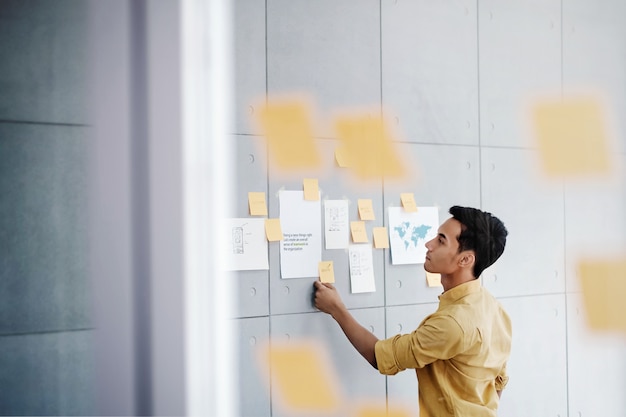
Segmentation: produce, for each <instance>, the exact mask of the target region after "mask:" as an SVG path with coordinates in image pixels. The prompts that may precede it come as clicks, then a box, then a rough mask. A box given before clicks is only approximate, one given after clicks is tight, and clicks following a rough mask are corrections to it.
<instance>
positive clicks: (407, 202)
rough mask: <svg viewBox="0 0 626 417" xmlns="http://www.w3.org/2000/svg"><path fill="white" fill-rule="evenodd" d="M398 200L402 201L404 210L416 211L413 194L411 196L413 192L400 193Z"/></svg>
mask: <svg viewBox="0 0 626 417" xmlns="http://www.w3.org/2000/svg"><path fill="white" fill-rule="evenodd" d="M400 201H402V207H404V211H409V212H415V211H417V204H415V196H413V193H400Z"/></svg>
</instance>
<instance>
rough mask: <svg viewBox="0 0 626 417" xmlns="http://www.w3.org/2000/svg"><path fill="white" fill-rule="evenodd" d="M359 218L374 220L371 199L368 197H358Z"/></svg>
mask: <svg viewBox="0 0 626 417" xmlns="http://www.w3.org/2000/svg"><path fill="white" fill-rule="evenodd" d="M357 204H358V206H359V218H360V219H361V220H376V218H375V217H374V207H372V200H371V199H369V198H365V199H359V200H358V203H357Z"/></svg>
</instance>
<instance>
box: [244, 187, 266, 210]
mask: <svg viewBox="0 0 626 417" xmlns="http://www.w3.org/2000/svg"><path fill="white" fill-rule="evenodd" d="M248 207H249V208H250V215H252V216H267V203H266V202H265V192H253V191H251V192H249V193H248Z"/></svg>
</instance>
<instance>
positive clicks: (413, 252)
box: [388, 207, 439, 265]
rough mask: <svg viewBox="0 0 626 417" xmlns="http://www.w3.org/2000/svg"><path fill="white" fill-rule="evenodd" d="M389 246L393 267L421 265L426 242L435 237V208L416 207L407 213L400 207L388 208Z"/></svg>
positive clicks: (436, 214) (437, 225) (437, 222)
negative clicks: (415, 210) (413, 210)
mask: <svg viewBox="0 0 626 417" xmlns="http://www.w3.org/2000/svg"><path fill="white" fill-rule="evenodd" d="M388 210H389V244H390V246H391V263H392V264H393V265H405V264H423V263H424V261H425V259H426V246H425V244H426V242H428V241H429V240H431V239H432V238H434V237H435V236H437V230H438V229H439V211H438V210H437V207H418V209H417V212H407V211H405V210H404V208H402V207H389V209H388Z"/></svg>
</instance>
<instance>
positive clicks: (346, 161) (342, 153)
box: [335, 146, 352, 168]
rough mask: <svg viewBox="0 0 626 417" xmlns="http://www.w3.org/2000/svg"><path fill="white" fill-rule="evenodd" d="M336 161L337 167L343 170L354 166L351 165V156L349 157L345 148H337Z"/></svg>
mask: <svg viewBox="0 0 626 417" xmlns="http://www.w3.org/2000/svg"><path fill="white" fill-rule="evenodd" d="M335 161H337V165H339V167H341V168H349V167H350V166H352V164H351V163H350V155H348V152H347V150H346V148H345V146H338V147H337V148H335Z"/></svg>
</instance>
